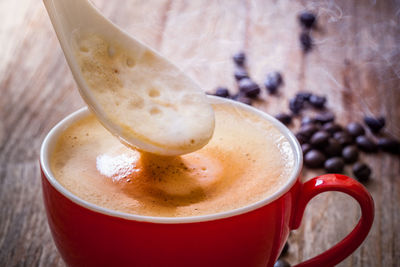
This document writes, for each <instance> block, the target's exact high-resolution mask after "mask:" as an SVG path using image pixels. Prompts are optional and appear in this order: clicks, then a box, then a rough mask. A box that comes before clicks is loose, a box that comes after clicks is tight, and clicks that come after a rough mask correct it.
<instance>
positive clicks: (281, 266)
mask: <svg viewBox="0 0 400 267" xmlns="http://www.w3.org/2000/svg"><path fill="white" fill-rule="evenodd" d="M274 267H290V264H289V263H288V262H287V261H285V260H283V259H279V260H278V261H276V262H275V264H274Z"/></svg>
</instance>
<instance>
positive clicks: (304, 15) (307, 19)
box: [299, 11, 316, 29]
mask: <svg viewBox="0 0 400 267" xmlns="http://www.w3.org/2000/svg"><path fill="white" fill-rule="evenodd" d="M299 22H300V24H301V26H303V27H304V28H306V29H311V28H312V27H313V26H314V25H315V22H316V17H315V15H314V14H313V13H311V12H309V11H303V12H301V13H300V14H299Z"/></svg>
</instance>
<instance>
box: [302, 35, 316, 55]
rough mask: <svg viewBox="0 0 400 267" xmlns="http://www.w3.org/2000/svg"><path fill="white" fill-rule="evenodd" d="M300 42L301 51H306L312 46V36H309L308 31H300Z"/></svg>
mask: <svg viewBox="0 0 400 267" xmlns="http://www.w3.org/2000/svg"><path fill="white" fill-rule="evenodd" d="M299 39H300V44H301V48H302V49H303V52H305V53H307V52H309V51H310V50H311V48H312V44H313V41H312V38H311V36H310V34H309V33H308V32H302V33H301V34H300V38H299Z"/></svg>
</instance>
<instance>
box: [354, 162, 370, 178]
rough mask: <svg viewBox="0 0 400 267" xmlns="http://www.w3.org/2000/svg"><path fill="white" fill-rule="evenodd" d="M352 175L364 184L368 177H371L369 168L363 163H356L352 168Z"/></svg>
mask: <svg viewBox="0 0 400 267" xmlns="http://www.w3.org/2000/svg"><path fill="white" fill-rule="evenodd" d="M353 173H354V176H355V177H356V178H357V180H359V181H360V182H365V181H367V180H368V179H369V176H370V175H371V168H370V167H368V165H367V164H365V163H362V162H357V163H356V164H354V166H353Z"/></svg>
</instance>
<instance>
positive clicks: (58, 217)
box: [40, 97, 374, 267]
mask: <svg viewBox="0 0 400 267" xmlns="http://www.w3.org/2000/svg"><path fill="white" fill-rule="evenodd" d="M209 99H210V101H212V102H215V101H217V102H218V101H229V100H222V99H216V98H214V97H210V98H209ZM231 103H232V105H237V106H238V107H240V108H244V109H248V110H251V111H252V112H255V113H258V114H260V115H261V116H263V117H264V118H265V119H266V120H269V121H272V122H273V123H274V124H275V125H276V126H277V127H278V128H279V129H280V131H281V132H282V133H283V134H284V135H285V136H286V137H287V138H288V140H290V144H291V148H292V150H293V152H294V154H295V159H296V160H295V161H296V162H295V167H294V169H293V172H292V173H291V176H290V177H289V179H288V181H287V182H286V184H285V185H284V186H282V187H281V188H280V189H279V190H278V191H277V192H275V193H274V194H272V195H270V196H269V197H267V198H265V199H263V200H261V201H258V202H256V203H253V204H251V205H248V206H245V207H242V208H239V209H235V210H231V211H226V212H222V213H218V214H211V215H204V216H196V217H183V218H181V217H180V218H166V217H149V216H139V215H132V214H126V213H121V212H117V211H113V210H108V209H105V208H102V207H99V206H96V205H94V204H91V203H88V202H86V201H84V200H82V199H80V198H78V197H77V196H74V195H73V194H71V193H70V192H69V191H67V190H66V189H65V188H63V187H62V186H61V185H60V184H59V183H58V182H57V180H56V179H55V178H54V176H53V174H52V171H51V170H50V167H49V158H50V157H51V152H52V149H53V147H54V145H55V141H56V140H57V137H58V136H59V134H60V133H61V132H62V131H63V130H64V129H66V127H68V126H69V125H70V124H71V123H73V122H75V121H76V120H77V119H79V118H82V117H83V116H85V115H87V114H88V112H89V111H88V110H87V109H81V110H79V111H77V112H75V113H73V114H71V115H70V116H68V117H66V118H65V119H64V120H62V121H61V122H60V123H58V124H57V125H56V126H55V127H54V128H53V129H52V130H51V131H50V132H49V134H48V135H47V136H46V138H45V140H44V141H43V144H42V147H41V151H40V164H41V170H42V185H43V196H44V203H45V206H46V212H47V218H48V222H49V226H50V230H51V233H52V235H53V239H54V241H55V244H56V246H57V248H58V250H59V252H60V254H61V256H62V258H63V259H64V261H65V262H66V263H67V265H69V266H118V267H119V266H174V267H176V266H201V267H204V266H207V267H210V266H218V267H221V266H222V267H223V266H229V267H234V266H240V267H243V266H246V267H247V266H250V267H252V266H268V267H269V266H273V265H274V263H275V261H276V260H277V258H278V256H279V254H280V252H281V250H282V248H283V246H284V244H285V242H286V240H287V238H288V235H289V231H290V230H293V229H297V228H298V227H299V225H300V222H301V219H302V216H303V212H304V209H305V207H306V205H307V203H308V202H309V201H310V200H311V199H312V198H313V197H314V196H316V195H318V194H320V193H323V192H326V191H339V192H343V193H346V194H348V195H350V196H351V197H353V198H354V199H355V200H357V202H358V203H359V205H360V207H361V218H360V221H359V223H358V224H357V226H356V227H355V228H354V230H353V231H352V232H351V233H350V234H349V235H348V236H347V237H346V238H344V239H343V240H342V241H341V242H339V243H338V244H337V245H336V246H334V247H333V248H331V249H329V250H328V251H325V252H324V253H322V254H320V255H319V256H316V257H315V258H312V259H310V260H308V261H306V262H303V263H301V264H299V265H297V266H324V267H326V266H334V265H335V264H337V263H339V262H340V261H342V260H343V259H345V258H346V257H347V256H349V255H350V254H351V253H352V252H353V251H354V250H355V249H356V248H357V247H359V246H360V244H361V243H362V242H363V240H364V239H365V237H366V236H367V234H368V232H369V230H370V228H371V226H372V223H373V218H374V203H373V200H372V198H371V195H370V194H369V193H368V191H367V190H366V189H365V188H364V187H363V186H362V185H361V184H360V183H358V182H357V181H355V180H354V179H352V178H349V177H347V176H344V175H339V174H326V175H322V176H319V177H315V178H313V179H311V180H310V181H308V182H306V183H302V182H301V181H300V172H301V168H302V164H303V161H302V152H301V148H300V145H299V144H298V142H297V140H296V138H295V137H294V136H293V134H292V133H291V132H290V130H289V129H288V128H286V127H285V126H284V125H283V124H281V123H280V122H279V121H277V120H276V119H274V118H273V117H271V116H269V115H267V114H265V113H262V112H260V111H258V110H256V109H254V108H251V107H249V106H245V105H243V104H240V103H234V102H231ZM321 212H323V211H321Z"/></svg>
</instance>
